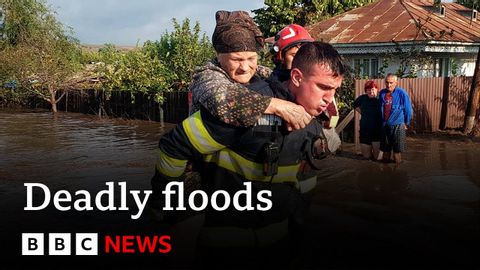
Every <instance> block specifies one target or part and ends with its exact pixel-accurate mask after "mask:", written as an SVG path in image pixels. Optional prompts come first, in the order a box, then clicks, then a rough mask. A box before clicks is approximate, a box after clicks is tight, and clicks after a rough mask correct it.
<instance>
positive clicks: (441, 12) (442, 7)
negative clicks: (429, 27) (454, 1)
mask: <svg viewBox="0 0 480 270" xmlns="http://www.w3.org/2000/svg"><path fill="white" fill-rule="evenodd" d="M444 16H445V6H444V5H442V6H441V7H440V17H444Z"/></svg>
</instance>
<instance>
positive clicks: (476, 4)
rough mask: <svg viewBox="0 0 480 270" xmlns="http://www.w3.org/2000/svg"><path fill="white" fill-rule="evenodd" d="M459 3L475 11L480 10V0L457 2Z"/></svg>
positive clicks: (458, 0)
mask: <svg viewBox="0 0 480 270" xmlns="http://www.w3.org/2000/svg"><path fill="white" fill-rule="evenodd" d="M456 2H457V3H459V4H461V5H464V6H466V7H469V8H473V9H476V10H478V9H480V0H457V1H456Z"/></svg>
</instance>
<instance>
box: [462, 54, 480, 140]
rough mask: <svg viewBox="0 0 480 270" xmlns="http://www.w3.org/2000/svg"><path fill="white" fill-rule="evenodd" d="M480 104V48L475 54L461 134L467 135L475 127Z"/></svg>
mask: <svg viewBox="0 0 480 270" xmlns="http://www.w3.org/2000/svg"><path fill="white" fill-rule="evenodd" d="M479 103H480V47H479V49H478V54H477V63H476V64H475V71H474V73H473V79H472V86H471V87H470V93H469V94H468V103H467V109H466V111H465V122H464V124H463V132H464V133H465V134H469V133H470V132H472V129H473V127H474V125H475V116H476V114H477V110H478V106H479Z"/></svg>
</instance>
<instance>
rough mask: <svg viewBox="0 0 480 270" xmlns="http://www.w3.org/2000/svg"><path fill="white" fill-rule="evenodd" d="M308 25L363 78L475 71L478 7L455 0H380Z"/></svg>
mask: <svg viewBox="0 0 480 270" xmlns="http://www.w3.org/2000/svg"><path fill="white" fill-rule="evenodd" d="M307 29H308V31H309V32H310V34H311V35H312V36H313V38H315V39H316V40H322V41H325V42H329V43H331V44H332V45H333V46H334V47H335V48H336V49H337V50H338V51H339V52H340V54H342V55H343V56H344V57H345V58H346V59H347V60H348V61H349V62H350V65H351V67H352V68H353V69H354V71H355V72H356V73H357V74H358V75H359V76H360V77H363V78H367V77H368V78H376V77H383V76H384V75H385V74H387V73H389V72H392V73H396V74H397V75H401V76H402V77H448V76H461V75H462V76H473V72H474V68H475V60H476V57H477V52H478V49H479V46H480V18H478V12H477V10H472V9H469V8H466V7H464V6H462V5H460V4H458V3H445V2H441V3H439V4H437V5H434V4H433V1H424V0H379V1H376V2H374V3H371V4H369V5H366V6H363V7H360V8H357V9H354V10H351V11H349V12H346V13H343V14H340V15H338V16H335V17H332V18H330V19H328V20H325V21H321V22H318V23H316V24H313V25H310V26H308V27H307Z"/></svg>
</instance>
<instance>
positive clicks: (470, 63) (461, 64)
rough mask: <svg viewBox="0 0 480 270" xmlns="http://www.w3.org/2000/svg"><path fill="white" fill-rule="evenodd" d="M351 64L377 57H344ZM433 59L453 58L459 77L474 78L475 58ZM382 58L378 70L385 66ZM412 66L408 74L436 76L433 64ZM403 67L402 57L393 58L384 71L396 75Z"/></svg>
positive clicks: (446, 56)
mask: <svg viewBox="0 0 480 270" xmlns="http://www.w3.org/2000/svg"><path fill="white" fill-rule="evenodd" d="M344 57H345V58H346V59H347V60H348V62H349V64H350V65H351V66H352V67H353V59H356V58H369V57H371V58H374V57H375V56H373V55H372V56H366V55H361V54H357V55H347V56H344ZM432 57H433V58H441V57H442V58H452V59H454V61H455V63H456V64H457V65H458V67H457V74H456V75H457V76H467V77H471V76H473V73H474V70H475V60H476V58H475V57H474V56H473V57H465V55H461V54H453V55H451V54H450V55H449V54H444V55H438V54H437V55H432ZM383 59H384V58H382V57H378V68H379V69H380V68H381V67H382V65H383ZM412 62H413V63H412V66H411V67H410V68H407V69H406V73H407V74H408V73H410V71H411V69H413V70H416V76H417V77H418V78H428V77H434V76H435V67H434V64H433V63H421V62H420V61H415V60H413V61H412ZM400 66H401V58H400V57H393V58H388V67H387V68H386V69H385V70H384V74H387V73H396V72H397V70H398V69H399V68H400ZM449 76H452V73H449Z"/></svg>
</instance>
